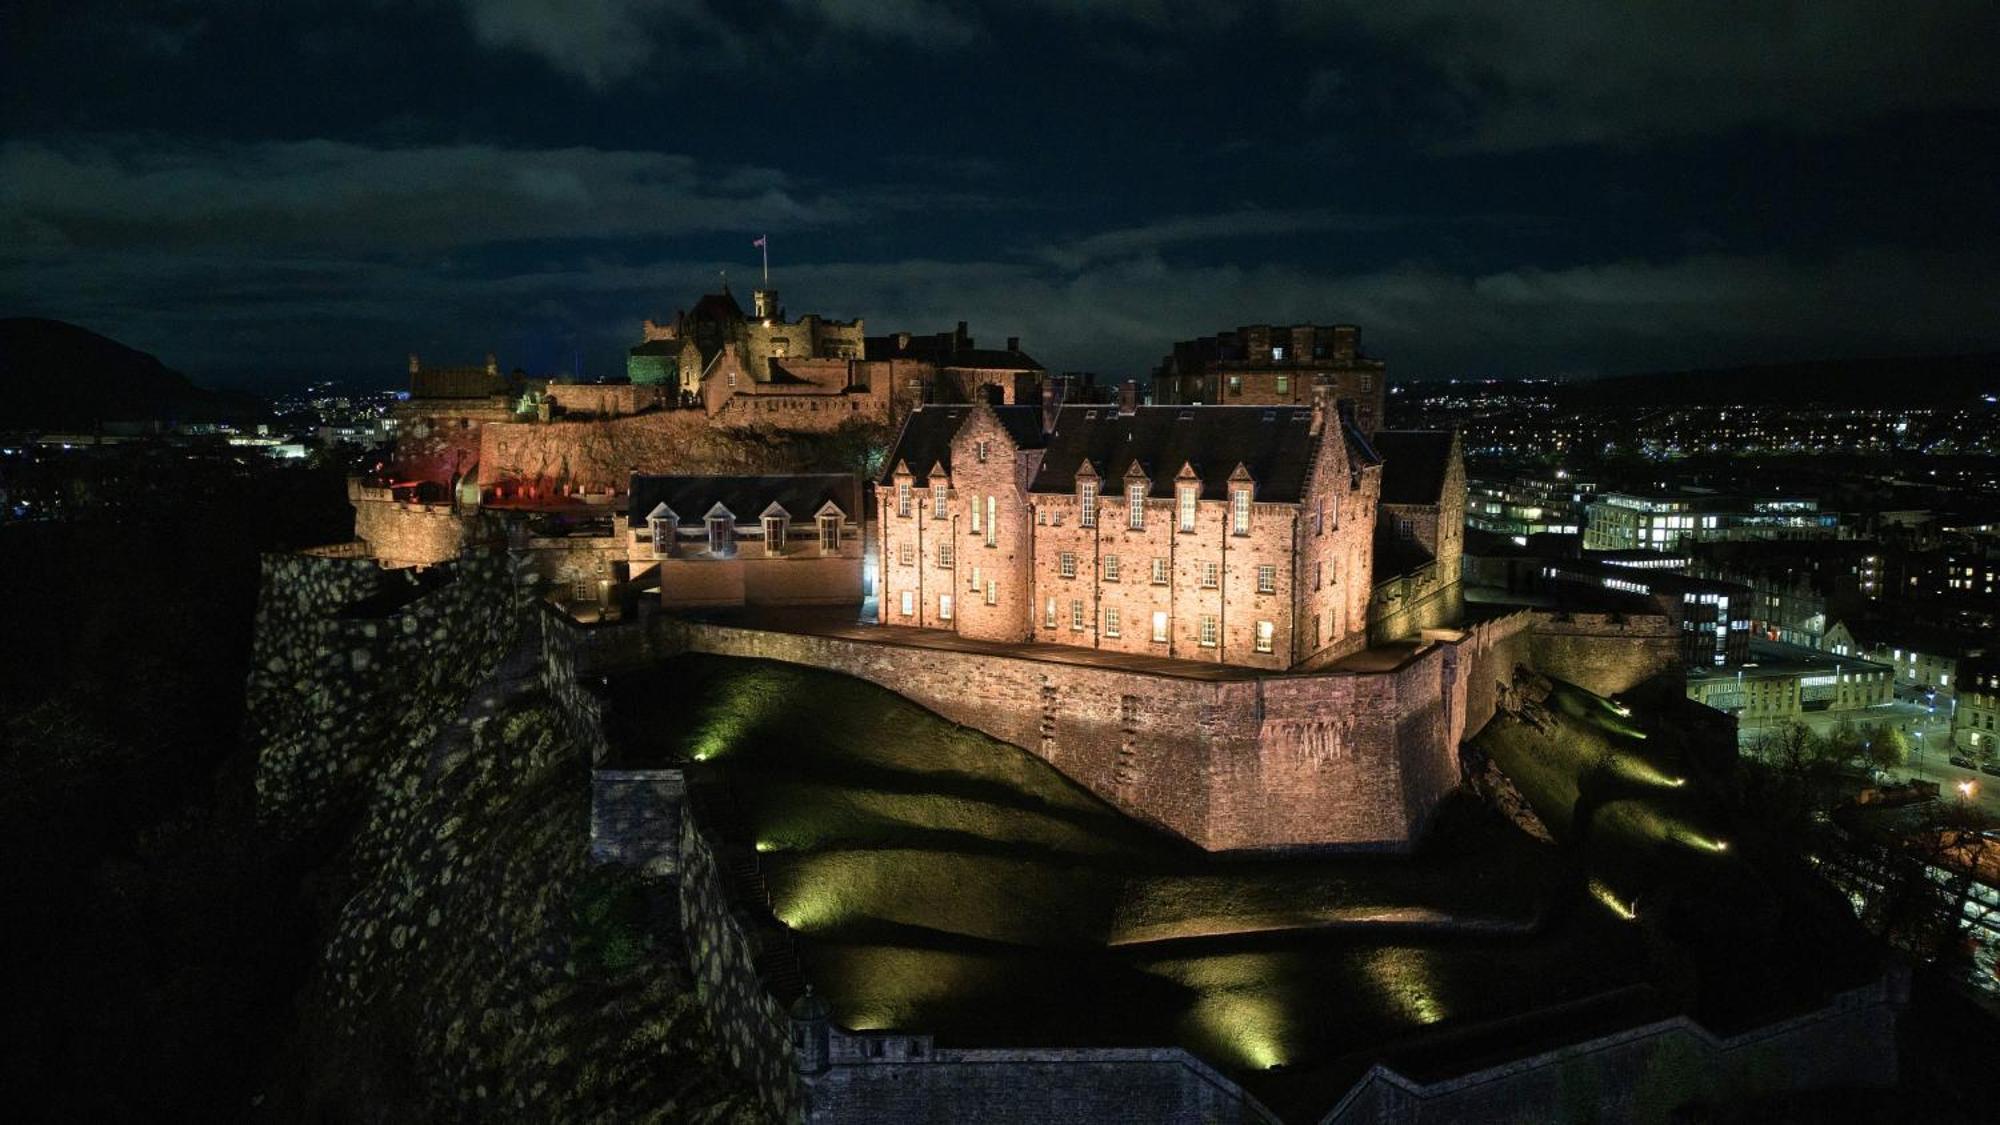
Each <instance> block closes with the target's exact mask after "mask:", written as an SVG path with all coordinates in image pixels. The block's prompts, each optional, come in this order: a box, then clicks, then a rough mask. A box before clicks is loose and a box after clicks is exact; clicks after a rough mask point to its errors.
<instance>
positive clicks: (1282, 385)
mask: <svg viewBox="0 0 2000 1125" xmlns="http://www.w3.org/2000/svg"><path fill="white" fill-rule="evenodd" d="M1271 350H1272V351H1273V352H1275V353H1276V354H1274V355H1273V356H1272V357H1271V358H1272V359H1283V358H1285V354H1284V353H1285V349H1283V348H1273V349H1271ZM1278 393H1279V394H1281V395H1288V394H1291V393H1292V377H1291V376H1290V375H1280V376H1278Z"/></svg>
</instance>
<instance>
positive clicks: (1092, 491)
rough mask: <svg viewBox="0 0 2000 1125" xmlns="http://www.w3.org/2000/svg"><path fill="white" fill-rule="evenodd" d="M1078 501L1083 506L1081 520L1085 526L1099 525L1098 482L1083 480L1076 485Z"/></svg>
mask: <svg viewBox="0 0 2000 1125" xmlns="http://www.w3.org/2000/svg"><path fill="white" fill-rule="evenodd" d="M1076 493H1077V502H1078V504H1080V505H1081V506H1082V515H1081V517H1080V521H1081V522H1082V524H1083V526H1085V527H1096V526H1097V482H1096V481H1094V480H1087V481H1083V482H1081V483H1080V484H1078V485H1077V486H1076Z"/></svg>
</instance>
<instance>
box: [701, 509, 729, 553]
mask: <svg viewBox="0 0 2000 1125" xmlns="http://www.w3.org/2000/svg"><path fill="white" fill-rule="evenodd" d="M708 553H709V554H711V555H715V556H717V557H721V556H725V555H733V554H735V553H736V517H734V516H732V515H730V514H728V513H727V512H723V513H720V514H717V515H711V516H709V517H708Z"/></svg>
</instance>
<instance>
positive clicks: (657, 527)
mask: <svg viewBox="0 0 2000 1125" xmlns="http://www.w3.org/2000/svg"><path fill="white" fill-rule="evenodd" d="M651 522H652V525H653V557H654V558H656V559H664V558H667V557H669V556H670V555H672V554H673V553H674V533H675V532H676V531H677V530H679V529H678V527H677V526H676V521H674V520H670V519H657V520H653V521H651Z"/></svg>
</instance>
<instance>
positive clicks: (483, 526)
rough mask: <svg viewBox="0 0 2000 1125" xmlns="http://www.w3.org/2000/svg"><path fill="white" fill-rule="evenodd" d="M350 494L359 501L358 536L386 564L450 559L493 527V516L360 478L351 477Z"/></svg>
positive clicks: (428, 563)
mask: <svg viewBox="0 0 2000 1125" xmlns="http://www.w3.org/2000/svg"><path fill="white" fill-rule="evenodd" d="M347 499H348V502H349V503H351V504H353V505H354V535H355V537H356V538H358V539H360V540H362V541H364V542H366V543H367V544H368V548H369V550H370V551H371V552H373V554H374V556H375V558H376V559H378V560H380V561H381V562H382V563H383V564H384V565H386V566H431V565H434V564H436V563H441V562H449V561H451V560H452V559H455V558H457V557H458V553H459V551H461V550H463V549H464V548H465V547H466V545H467V544H468V543H471V542H474V541H476V540H477V539H478V538H480V537H481V536H483V535H488V534H491V533H492V531H493V527H492V525H491V523H490V521H482V520H481V519H480V518H479V517H477V516H474V515H469V514H465V513H461V512H459V511H458V510H456V509H454V508H453V507H452V506H451V505H449V504H423V503H417V502H414V501H398V500H396V499H395V497H394V496H392V495H391V494H390V492H389V490H388V489H386V488H370V487H368V486H366V485H363V484H360V483H358V482H355V481H349V482H348V486H347Z"/></svg>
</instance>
